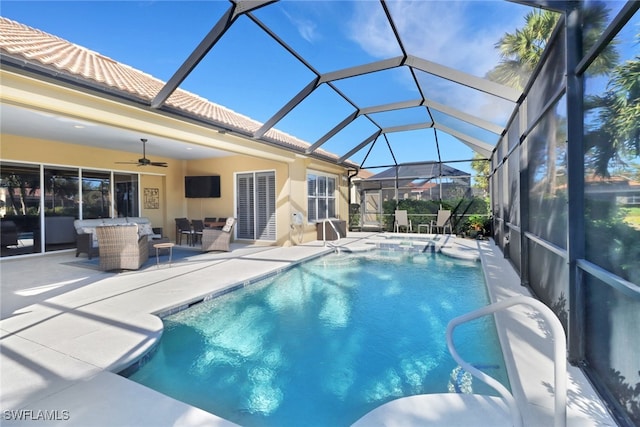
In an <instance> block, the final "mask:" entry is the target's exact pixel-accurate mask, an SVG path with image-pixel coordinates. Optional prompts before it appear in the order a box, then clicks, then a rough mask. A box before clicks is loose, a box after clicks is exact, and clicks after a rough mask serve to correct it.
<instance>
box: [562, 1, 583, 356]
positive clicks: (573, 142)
mask: <svg viewBox="0 0 640 427" xmlns="http://www.w3.org/2000/svg"><path fill="white" fill-rule="evenodd" d="M570 4H571V5H572V6H571V9H569V10H567V12H566V19H565V22H566V36H565V37H566V45H565V52H566V71H567V159H568V161H567V180H568V204H569V205H568V217H569V218H571V221H568V233H567V256H568V261H569V295H568V300H569V326H568V331H567V337H568V341H569V345H568V347H569V361H570V362H571V363H574V364H575V363H578V362H580V361H582V360H583V359H584V340H583V336H584V331H583V325H584V320H585V311H584V307H585V294H584V286H583V283H582V281H583V275H582V274H580V271H578V267H577V260H579V259H582V258H584V256H585V239H584V232H585V218H584V216H585V204H584V129H583V127H584V122H583V97H584V94H583V75H578V74H577V72H576V70H577V67H578V64H579V63H580V60H581V56H582V29H581V28H582V26H581V22H582V13H581V4H580V3H579V2H575V3H570Z"/></svg>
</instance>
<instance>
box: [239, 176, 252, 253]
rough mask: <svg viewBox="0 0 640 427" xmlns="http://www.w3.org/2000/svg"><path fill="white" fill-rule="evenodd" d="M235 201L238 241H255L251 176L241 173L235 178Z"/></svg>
mask: <svg viewBox="0 0 640 427" xmlns="http://www.w3.org/2000/svg"><path fill="white" fill-rule="evenodd" d="M236 187H237V200H238V202H237V203H238V205H237V206H236V212H237V219H238V223H237V224H236V234H237V236H238V238H239V239H249V240H254V239H255V227H254V217H255V215H254V200H253V174H252V173H243V174H238V175H237V177H236Z"/></svg>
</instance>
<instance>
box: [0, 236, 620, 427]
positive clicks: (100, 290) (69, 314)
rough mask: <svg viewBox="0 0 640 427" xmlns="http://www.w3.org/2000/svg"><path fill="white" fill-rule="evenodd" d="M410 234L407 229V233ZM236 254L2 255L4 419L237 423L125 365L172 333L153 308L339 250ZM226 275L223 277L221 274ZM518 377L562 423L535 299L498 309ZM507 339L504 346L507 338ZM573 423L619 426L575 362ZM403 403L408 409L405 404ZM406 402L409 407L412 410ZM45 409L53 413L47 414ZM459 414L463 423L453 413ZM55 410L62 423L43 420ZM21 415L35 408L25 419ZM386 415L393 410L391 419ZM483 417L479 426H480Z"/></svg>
mask: <svg viewBox="0 0 640 427" xmlns="http://www.w3.org/2000/svg"><path fill="white" fill-rule="evenodd" d="M379 236H380V235H379V234H377V233H349V236H348V237H347V238H344V239H341V240H340V241H338V242H337V245H339V246H343V247H348V248H350V249H352V250H363V249H366V248H371V247H372V245H371V242H372V241H375V240H378V239H379ZM398 236H399V237H400V235H398ZM446 246H447V247H448V248H450V249H451V250H452V251H455V250H456V248H459V249H460V251H461V252H460V253H462V254H463V255H464V256H468V254H469V253H470V251H474V250H477V251H478V253H479V254H480V256H481V257H482V260H483V265H484V267H485V277H486V278H487V282H488V283H489V285H490V286H489V288H490V294H491V297H492V299H493V300H494V301H495V300H501V299H504V298H507V297H509V296H512V295H519V294H527V290H526V289H525V288H523V287H521V286H520V285H519V279H518V277H517V275H516V274H515V272H514V271H513V269H512V268H511V266H510V265H509V264H508V262H506V260H505V259H504V258H503V257H502V254H501V253H500V252H499V251H498V250H496V248H495V246H494V244H493V242H492V241H478V242H476V241H469V240H461V239H455V238H453V237H451V238H450V239H449V240H447V244H446ZM232 247H233V251H232V252H230V253H208V254H202V255H198V256H197V257H196V258H197V259H194V260H193V261H189V262H181V263H174V264H173V265H172V266H171V267H169V266H168V265H167V264H162V265H161V266H160V268H149V269H147V270H145V271H133V272H125V273H104V272H100V271H96V270H91V269H87V268H79V267H77V266H72V265H68V264H66V263H68V262H72V261H74V260H75V257H74V254H75V252H65V253H55V254H48V255H46V256H34V257H28V258H22V259H3V260H2V261H1V262H0V279H1V283H2V300H1V318H2V320H1V321H0V333H1V335H0V342H1V352H2V353H1V355H0V374H1V376H0V390H1V395H0V409H1V410H2V414H1V416H2V417H3V419H2V421H1V422H0V424H2V425H3V426H6V425H19V426H25V425H38V426H47V425H61V426H62V425H64V426H82V427H85V426H156V427H162V426H192V425H193V426H227V425H234V424H233V423H230V422H229V421H226V420H224V419H221V418H219V417H216V416H215V415H212V414H209V413H207V412H205V411H202V410H200V409H197V408H194V407H192V406H189V405H187V404H185V403H182V402H179V401H177V400H175V399H172V398H169V397H167V396H164V395H162V394H160V393H158V392H155V391H153V390H151V389H149V388H146V387H144V386H142V385H139V384H137V383H134V382H132V381H129V380H127V379H126V378H123V377H121V376H119V375H117V374H115V372H119V371H120V370H122V369H123V368H125V367H127V366H128V365H129V364H130V363H131V362H133V361H135V360H137V359H138V358H139V357H140V356H141V355H143V354H144V353H145V352H146V351H147V350H148V349H149V348H150V347H151V346H152V345H153V343H154V342H155V340H157V339H158V338H159V337H160V335H161V332H162V322H161V320H160V319H159V318H158V317H157V316H155V315H153V314H152V313H158V312H163V311H166V310H169V309H172V308H175V307H180V306H183V305H185V304H189V303H190V302H193V301H199V300H201V299H202V298H203V297H204V296H207V295H211V294H213V293H215V292H216V291H219V290H222V289H225V288H227V287H229V286H232V285H234V284H237V283H245V282H247V281H250V280H253V279H256V278H258V277H260V276H263V275H265V274H269V273H271V272H274V271H277V270H279V269H282V268H284V267H287V266H288V265H290V264H291V263H294V262H298V261H301V260H304V259H306V258H309V257H313V256H316V255H318V254H320V253H324V252H328V251H333V249H332V248H331V247H325V246H324V245H323V244H322V242H318V241H316V242H311V243H308V244H304V245H299V246H294V247H264V246H252V245H242V244H237V243H234V244H232ZM212 278H215V280H212ZM497 322H498V329H499V331H498V332H499V334H500V337H501V340H502V341H503V343H508V348H506V349H505V359H506V360H505V361H506V362H507V365H508V371H509V376H510V380H511V386H512V390H513V393H514V396H515V397H516V400H517V401H519V402H525V400H524V399H526V403H525V404H522V405H521V410H522V413H523V418H524V420H525V426H541V427H542V426H545V427H546V426H549V425H552V420H551V418H552V416H553V394H552V392H551V390H552V388H553V369H552V362H551V358H550V355H551V354H552V352H551V351H552V350H551V339H550V338H549V337H548V331H547V330H546V329H545V327H544V325H543V324H541V323H540V321H539V318H538V317H537V316H536V315H535V313H532V312H531V310H530V309H528V308H514V309H513V310H509V312H505V313H502V314H500V315H499V316H498V318H497ZM503 346H504V344H503ZM568 378H569V381H568V386H569V392H568V423H567V425H569V426H581V427H582V426H586V427H589V426H615V425H616V424H615V422H614V421H613V420H612V419H611V417H610V416H609V414H608V412H607V411H606V409H605V407H604V405H603V404H602V402H601V401H600V399H599V398H598V397H597V396H596V395H595V393H594V392H593V390H592V388H591V386H590V384H589V383H588V381H587V380H586V379H585V377H584V375H583V374H582V372H581V371H579V370H578V369H577V368H574V367H572V366H570V367H569V369H568ZM424 399H430V400H429V403H428V404H425V405H422V404H421V405H418V412H419V413H418V415H417V416H419V417H422V418H419V419H420V423H421V425H425V426H436V425H445V426H451V425H459V426H470V425H476V424H477V423H478V420H479V418H480V417H479V414H478V413H477V412H475V411H469V410H465V409H466V408H464V407H462V408H459V407H457V408H454V407H453V405H454V403H452V402H451V400H450V399H449V400H447V399H446V398H444V399H436V400H434V396H427V397H424ZM398 408H400V410H401V411H403V410H404V411H405V415H411V417H414V418H403V415H402V413H398V412H394V411H397V410H398ZM403 408H404V409H403ZM414 410H415V408H413V409H411V408H409V407H406V406H403V405H400V406H396V407H395V408H392V409H390V410H389V412H387V413H386V417H387V419H388V421H387V422H386V425H410V424H407V423H406V422H405V423H404V424H403V421H407V422H411V421H408V420H410V419H413V421H415V420H417V418H415V416H416V415H415V414H414V413H411V414H410V411H414ZM42 411H48V412H47V413H46V414H44V413H43V412H42ZM454 413H455V416H456V418H455V420H456V424H451V423H450V422H449V421H447V419H448V418H447V417H448V416H450V415H451V414H454ZM45 415H46V416H53V417H54V418H55V419H54V420H51V421H43V420H42V419H38V420H37V421H33V419H35V418H37V417H42V416H45ZM18 416H22V417H27V418H31V419H32V420H31V421H29V420H27V421H17V420H16V419H15V418H16V417H18ZM383 418H384V417H383ZM474 422H475V423H476V424H474Z"/></svg>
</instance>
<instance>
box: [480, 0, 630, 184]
mask: <svg viewBox="0 0 640 427" xmlns="http://www.w3.org/2000/svg"><path fill="white" fill-rule="evenodd" d="M608 15H609V11H608V9H607V7H606V4H605V3H600V2H596V3H593V4H590V5H589V7H587V8H585V9H583V10H582V18H583V19H582V22H583V27H582V33H583V34H582V35H583V47H584V51H585V52H586V51H588V49H590V48H591V46H593V45H594V43H595V42H596V41H597V40H598V38H599V37H600V35H601V34H602V32H603V30H604V28H605V26H606V24H607V22H608ZM559 17H560V15H558V14H557V13H555V12H551V11H547V10H544V11H541V10H534V11H531V12H529V13H528V14H527V15H526V16H525V26H524V27H523V28H522V29H516V31H515V32H514V33H507V34H505V35H504V36H503V37H502V38H501V39H500V41H498V43H496V48H497V49H498V50H499V51H500V55H501V58H502V59H501V61H500V63H499V64H498V65H497V66H496V67H495V68H494V69H493V70H491V71H490V72H489V73H488V74H487V78H489V79H490V80H493V81H496V82H498V83H502V84H505V85H509V86H511V87H514V88H517V89H520V90H522V89H524V87H525V86H526V84H527V83H528V81H529V78H530V76H531V73H532V72H533V70H534V69H535V67H536V66H537V65H538V63H539V62H540V59H541V58H542V54H543V52H544V50H545V48H546V47H547V43H548V41H549V38H550V37H551V35H552V33H553V31H554V29H555V27H556V24H557V23H558V19H559ZM618 56H619V55H618V53H617V51H616V48H615V42H612V43H610V44H609V45H608V46H607V47H606V48H605V49H604V50H603V52H601V54H600V55H599V56H598V58H597V59H596V60H595V61H594V63H593V64H591V66H590V67H589V73H590V74H594V75H602V74H607V73H608V72H610V71H611V69H612V68H613V67H614V66H615V64H616V63H617V62H618ZM556 119H557V118H556V116H555V115H554V114H550V115H549V117H548V120H547V124H548V126H546V134H545V135H544V136H543V139H544V140H545V141H546V142H547V147H546V156H542V157H541V158H540V160H542V159H544V157H546V159H544V160H543V161H544V162H545V163H546V166H547V168H546V178H545V180H544V182H541V183H542V184H543V185H542V186H541V189H542V191H543V192H544V193H547V194H553V193H554V191H555V190H556V170H557V169H556V162H557V161H558V159H557V143H558V141H566V135H558V130H559V129H558V126H557V124H556V123H555V120H556ZM541 131H544V128H541ZM533 157H535V156H533ZM535 160H536V159H535V158H533V159H531V161H533V162H535ZM529 166H530V168H531V170H532V171H534V170H535V169H536V167H535V165H534V164H531V165H529ZM532 176H533V174H532Z"/></svg>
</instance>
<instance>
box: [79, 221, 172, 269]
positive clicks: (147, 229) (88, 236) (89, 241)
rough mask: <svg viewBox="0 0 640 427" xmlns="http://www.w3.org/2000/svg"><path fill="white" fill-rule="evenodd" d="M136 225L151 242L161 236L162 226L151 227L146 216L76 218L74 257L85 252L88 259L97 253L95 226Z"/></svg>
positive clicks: (140, 232)
mask: <svg viewBox="0 0 640 427" xmlns="http://www.w3.org/2000/svg"><path fill="white" fill-rule="evenodd" d="M124 224H136V225H138V227H139V228H138V232H139V234H140V235H144V236H146V237H147V240H148V241H149V242H150V243H152V242H151V241H152V240H153V239H160V238H161V237H162V228H152V227H151V221H150V220H149V218H146V217H121V218H97V219H76V220H75V221H74V222H73V225H74V227H75V229H76V235H77V236H76V257H77V256H78V255H80V254H81V253H85V254H87V256H88V257H89V259H91V258H92V257H93V256H94V255H98V247H99V243H98V236H97V235H96V227H99V226H103V225H124Z"/></svg>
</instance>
